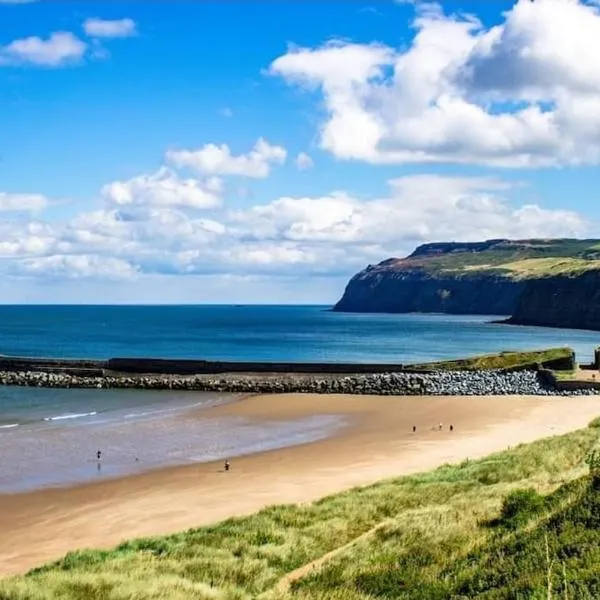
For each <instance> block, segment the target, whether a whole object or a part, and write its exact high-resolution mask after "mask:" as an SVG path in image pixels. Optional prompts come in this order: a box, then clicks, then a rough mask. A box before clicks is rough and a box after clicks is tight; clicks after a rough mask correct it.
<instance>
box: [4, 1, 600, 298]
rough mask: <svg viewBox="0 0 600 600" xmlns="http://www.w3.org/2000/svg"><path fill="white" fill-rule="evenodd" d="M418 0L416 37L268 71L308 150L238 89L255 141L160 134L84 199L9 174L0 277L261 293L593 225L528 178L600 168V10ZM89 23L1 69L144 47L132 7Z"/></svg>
mask: <svg viewBox="0 0 600 600" xmlns="http://www.w3.org/2000/svg"><path fill="white" fill-rule="evenodd" d="M4 3H6V4H8V3H7V2H6V0H5V2H4ZM10 4H17V3H16V2H15V0H12V2H10ZM19 4H25V3H24V2H22V1H21V2H19ZM39 4H41V3H33V2H32V3H27V7H25V6H22V7H21V10H24V9H25V8H27V10H30V11H32V12H33V11H35V10H37V9H38V5H39ZM16 8H17V7H16V6H6V7H1V8H0V11H5V10H6V11H8V10H15V9H16ZM412 10H414V13H413V17H412V23H411V27H412V34H411V35H412V37H411V38H410V39H404V40H402V41H401V43H399V44H398V46H396V47H394V46H392V45H390V44H386V43H382V42H380V41H372V42H366V43H359V42H353V41H347V40H341V39H336V40H328V41H323V43H320V44H317V45H315V46H312V47H310V46H290V47H289V48H288V49H287V51H285V52H284V48H285V41H282V42H281V44H280V47H281V48H282V54H281V55H280V56H278V57H277V56H275V57H273V59H272V60H271V62H270V64H269V63H265V64H263V65H262V66H261V68H263V75H262V77H263V78H264V79H266V80H269V81H273V80H276V82H277V84H278V85H279V89H281V90H282V94H281V99H279V100H278V102H279V103H280V104H281V105H283V104H285V102H286V94H292V95H293V99H294V102H300V101H302V102H306V105H305V107H304V108H303V109H302V111H301V112H300V113H299V114H300V116H298V114H296V115H295V116H294V119H290V121H289V123H290V127H291V128H293V127H298V128H300V127H302V128H304V129H308V128H309V127H310V128H311V129H310V136H312V138H313V143H312V145H311V143H310V142H304V143H302V144H299V143H294V142H293V141H290V140H289V139H283V136H282V135H281V134H280V135H267V133H265V132H264V131H261V130H260V129H261V123H260V122H256V123H247V122H243V119H244V117H243V114H244V113H243V110H241V109H239V108H238V107H236V108H235V110H232V109H229V108H228V109H227V111H228V112H227V114H226V115H225V114H223V109H222V106H224V105H229V104H230V102H229V100H228V99H227V98H224V99H223V100H222V101H220V106H221V108H220V109H219V111H215V113H214V115H215V116H214V118H215V119H217V118H218V117H219V116H221V117H226V119H227V121H236V122H237V123H239V124H240V125H239V127H244V128H247V129H248V130H252V131H253V132H254V136H253V139H254V141H253V142H251V143H248V142H246V143H245V145H242V144H241V143H240V142H239V141H235V140H234V141H230V140H229V139H227V138H226V137H223V138H220V139H215V137H213V138H212V139H207V138H206V136H204V135H203V133H202V131H200V130H199V131H195V129H194V127H193V125H192V124H190V126H189V128H188V129H190V130H191V133H190V134H188V135H186V136H185V138H186V139H188V140H192V139H195V140H196V143H190V144H189V145H185V144H182V143H177V144H174V143H171V142H170V141H169V139H165V140H164V142H163V145H162V148H161V150H160V151H161V152H162V155H161V156H159V157H157V159H158V161H157V164H148V167H147V169H145V170H144V169H143V168H142V169H139V168H134V167H128V166H123V167H121V168H120V171H119V172H120V173H127V175H126V176H122V177H121V176H120V177H119V178H115V179H112V180H111V179H109V178H107V179H106V180H105V181H104V183H103V184H102V185H100V186H99V187H98V189H97V190H96V192H95V193H94V195H93V197H92V198H87V199H86V200H85V201H79V200H78V199H77V198H64V197H52V194H48V193H46V192H45V191H44V186H43V185H41V184H40V183H39V182H38V183H37V185H36V186H35V188H34V189H29V188H30V185H29V184H28V183H27V182H26V181H24V182H23V185H22V188H21V189H18V190H16V191H15V190H12V191H9V190H8V189H6V190H3V189H2V184H1V181H0V272H2V273H3V274H4V276H5V277H6V278H10V279H11V280H13V281H15V282H19V283H20V284H22V285H23V286H25V287H24V288H23V289H27V290H34V289H38V290H42V291H40V292H39V293H40V294H41V293H43V289H50V288H53V286H56V285H57V282H58V283H60V282H63V283H64V285H65V286H66V288H65V289H76V286H77V285H80V284H81V283H85V285H92V282H96V283H98V282H100V287H101V288H102V289H104V290H106V289H107V288H106V287H103V286H106V285H110V286H122V289H123V290H125V289H128V290H132V289H133V288H132V287H131V286H132V285H133V284H136V285H139V286H140V288H139V289H144V290H145V291H144V293H145V294H148V293H149V292H148V285H149V284H148V282H152V285H160V283H158V282H160V281H161V280H164V281H169V282H173V281H174V280H175V279H177V280H178V281H184V280H185V279H186V278H187V279H188V281H189V280H191V279H193V280H194V281H197V280H202V281H204V282H206V285H211V286H215V289H217V290H220V292H219V293H221V292H222V291H223V290H222V286H225V288H223V289H227V290H228V291H227V292H223V293H222V295H221V296H219V297H223V298H232V299H233V298H235V297H237V296H236V294H240V293H243V291H242V292H241V291H240V290H243V289H244V286H245V285H246V284H248V285H249V286H250V287H252V290H253V291H252V294H256V290H255V289H254V287H253V286H258V287H260V285H264V286H266V288H268V285H269V282H271V283H272V284H273V285H275V286H277V285H280V284H281V285H291V284H290V280H294V284H293V285H291V289H299V288H300V287H301V286H302V285H303V282H308V281H310V280H311V278H319V279H320V280H328V281H330V282H335V285H336V286H338V287H339V282H341V281H343V280H344V279H345V278H347V277H348V276H349V275H351V274H353V273H354V272H355V271H356V270H358V269H361V268H363V267H365V266H366V265H367V264H369V263H377V262H380V261H382V260H384V259H386V258H388V257H390V256H401V255H405V254H407V253H409V252H410V251H412V249H413V248H414V247H415V246H416V245H418V244H421V243H425V242H430V241H458V240H460V241H476V240H482V239H489V238H504V237H506V238H516V239H519V238H528V237H538V238H540V237H582V236H592V235H594V233H596V234H597V231H598V230H597V228H596V226H595V221H594V219H593V218H590V216H589V215H587V214H586V213H585V211H584V210H581V208H580V207H578V206H574V205H573V204H572V203H571V202H569V199H568V198H565V200H564V203H563V204H562V205H557V204H556V203H553V204H551V205H548V204H546V203H545V202H544V201H543V199H542V198H540V195H539V193H538V192H537V190H536V189H535V187H532V185H531V184H530V183H528V182H525V181H524V180H523V177H525V174H526V173H527V172H529V171H532V172H538V171H545V170H556V169H559V168H569V169H576V168H585V167H586V166H597V165H598V164H600V66H599V63H598V61H595V60H592V57H594V56H596V55H598V53H600V9H599V8H598V6H596V5H595V4H594V3H591V2H583V1H581V0H580V1H577V0H536V1H535V2H532V1H531V0H519V1H518V2H516V3H515V4H514V5H513V6H512V7H511V8H510V9H509V10H508V11H506V12H505V13H504V14H502V15H499V21H498V22H497V23H496V24H493V25H485V24H484V23H483V21H482V20H480V19H479V18H478V17H477V16H476V15H469V14H467V15H465V14H461V13H459V12H447V11H446V10H445V9H444V8H443V7H442V6H441V5H439V4H436V3H433V2H415V3H414V6H413V9H412ZM373 18H376V17H375V16H373ZM78 23H79V25H78V26H79V28H80V29H79V31H75V30H73V31H68V30H67V29H68V28H65V30H62V31H58V30H57V31H54V32H51V33H49V34H47V35H45V36H44V35H38V33H35V34H33V35H31V36H23V37H17V38H15V39H12V40H10V41H8V42H5V43H4V42H3V43H0V71H1V70H2V68H5V69H7V70H10V71H11V73H14V72H19V71H22V72H24V73H27V75H26V76H27V77H28V78H31V77H34V76H35V74H34V71H35V70H36V69H40V68H42V69H44V70H46V71H49V70H57V71H61V72H63V71H64V70H65V69H64V68H65V67H71V66H75V65H77V66H79V67H81V69H80V71H81V72H82V71H85V70H86V69H88V68H91V67H90V65H88V64H86V63H87V62H89V60H90V59H91V58H93V57H94V56H100V57H101V58H102V59H103V61H109V62H117V63H118V61H119V53H120V52H122V51H124V47H125V46H118V47H115V50H114V55H112V54H111V55H110V56H109V55H108V53H104V52H101V51H100V50H103V47H101V46H99V44H100V42H101V41H102V42H108V41H111V43H112V41H116V43H118V44H125V45H127V44H129V45H134V46H135V44H137V43H141V42H140V41H139V38H142V37H143V36H144V35H145V32H144V28H143V27H142V26H141V25H140V24H139V23H138V20H137V19H133V18H130V17H129V16H122V17H119V18H106V19H105V18H102V17H99V16H93V17H89V18H87V19H83V20H79V22H78ZM154 27H160V24H155V25H154ZM125 38H129V39H125ZM119 40H121V41H119ZM585 56H588V57H590V60H582V57H585ZM107 68H109V66H107ZM67 70H69V69H67ZM55 74H56V75H58V74H57V73H52V74H48V75H47V76H48V77H50V76H53V75H55ZM255 75H256V76H257V77H260V73H256V74H255ZM128 93H131V92H130V91H128V89H125V88H124V89H123V94H128ZM116 98H117V99H118V96H116ZM150 100H151V98H149V100H148V102H150ZM143 110H145V109H144V107H143V106H142V107H141V108H140V111H143ZM217 112H218V113H220V114H219V115H218V114H217ZM302 119H304V120H302ZM265 129H266V127H265ZM283 130H284V128H282V129H281V131H283ZM82 135H83V133H82ZM180 138H182V136H180ZM86 160H87V159H86ZM89 160H92V158H90V159H89ZM132 162H135V161H133V159H132ZM331 165H333V166H331ZM353 165H357V166H358V167H359V168H360V169H363V171H361V173H362V172H366V171H365V170H367V169H368V172H369V177H370V178H371V179H370V181H372V186H371V188H372V191H371V192H368V193H365V192H364V191H363V190H361V191H357V187H359V186H358V185H357V183H356V180H353V183H352V184H347V177H346V176H344V174H343V173H344V172H342V171H339V170H338V169H341V168H344V167H346V168H348V169H350V171H348V173H350V174H352V169H353V168H354V167H353ZM328 169H329V170H330V171H331V173H334V174H335V173H338V176H336V177H334V176H333V175H331V176H327V171H328ZM340 173H342V174H341V175H340ZM352 175H353V174H352ZM307 178H309V180H310V183H311V185H310V191H311V193H306V188H308V187H309V186H308V185H307V184H306V183H304V182H305V181H306V179H307ZM13 187H14V186H13ZM299 190H300V191H299ZM65 205H66V206H67V209H65V208H60V207H64V206H65ZM57 207H59V208H60V210H58V209H57ZM76 282H80V283H79V284H77V283H76ZM102 282H104V283H102ZM136 282H137V283H136ZM144 282H146V283H144ZM34 284H35V285H34ZM169 285H171V284H169ZM188 285H189V284H188V283H182V286H184V287H186V286H188ZM332 285H333V283H332ZM35 286H41V287H38V288H35ZM44 286H47V287H46V288H44ZM69 286H70V287H69ZM294 286H296V287H294ZM317 287H318V286H317ZM321 287H322V289H324V290H326V293H327V294H331V293H332V292H331V289H333V288H332V287H327V286H321ZM53 289H54V288H53ZM90 289H92V288H90ZM182 289H183V288H182ZM186 289H187V288H186ZM248 289H250V288H248ZM314 289H316V288H314ZM336 289H338V288H336ZM341 291H342V290H341V289H339V293H341ZM29 293H30V292H28V294H29ZM31 293H33V294H35V292H31ZM182 294H183V292H182ZM315 294H316V295H315ZM188 295H189V294H188V292H187V291H186V292H185V294H184V296H185V298H187V297H188ZM313 295H314V298H315V299H316V300H319V299H320V297H318V292H316V291H315V292H313ZM167 296H168V294H167V295H166V296H164V297H165V298H166V297H167ZM267 296H268V292H267ZM52 297H54V296H52ZM82 297H83V296H82ZM111 297H112V296H111ZM156 297H158V296H156ZM182 297H183V296H182ZM208 297H210V298H212V297H213V296H211V295H210V294H209V295H208ZM10 298H12V296H10ZM153 298H154V296H153ZM160 298H163V296H160ZM168 298H171V297H170V296H168ZM327 298H329V296H327ZM265 299H267V298H266V297H265ZM303 299H304V300H305V299H306V298H304V297H303ZM2 300H3V298H2V297H0V301H2ZM30 300H31V297H30V296H28V297H27V298H24V301H30ZM34 300H35V298H34ZM169 301H170V300H169Z"/></svg>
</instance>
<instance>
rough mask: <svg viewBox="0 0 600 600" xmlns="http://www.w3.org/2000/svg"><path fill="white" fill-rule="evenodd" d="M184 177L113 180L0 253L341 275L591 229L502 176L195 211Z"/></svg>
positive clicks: (67, 269)
mask: <svg viewBox="0 0 600 600" xmlns="http://www.w3.org/2000/svg"><path fill="white" fill-rule="evenodd" d="M184 181H185V180H183V182H184ZM183 182H182V180H180V179H179V178H178V177H177V176H176V175H175V174H173V173H172V172H171V171H170V170H169V169H164V168H163V169H161V170H160V171H159V173H158V174H154V175H150V176H148V175H144V176H140V177H135V178H132V179H131V180H129V181H125V182H117V183H116V184H109V185H108V186H105V188H104V190H103V197H104V206H102V207H101V208H99V209H97V210H93V211H90V212H84V213H81V214H79V215H78V216H77V217H75V218H73V219H71V220H69V221H68V222H66V223H62V224H61V225H58V224H50V223H43V222H39V221H37V222H32V223H29V224H23V223H7V222H4V223H2V222H0V256H2V257H4V258H5V259H7V260H8V263H9V264H10V271H9V272H10V274H21V275H23V274H25V275H27V276H39V277H42V276H44V277H57V278H63V277H67V276H68V277H96V278H105V277H108V276H109V275H110V272H111V267H114V271H115V274H116V276H118V277H137V276H138V275H223V274H232V275H235V276H237V275H244V276H265V275H269V276H274V275H277V276H281V275H289V273H290V269H292V272H293V273H294V276H296V277H300V276H307V275H323V276H328V277H335V276H347V275H349V274H350V273H352V272H353V271H355V270H357V269H359V268H361V267H363V266H365V265H366V264H368V263H372V262H378V261H380V260H382V259H384V258H387V257H389V256H398V255H403V254H406V253H408V252H410V251H411V250H412V249H413V248H414V246H415V245H416V244H419V243H422V242H425V241H436V240H437V241H440V240H464V241H473V240H480V239H485V238H497V237H509V238H525V237H569V236H582V235H585V234H586V233H587V231H588V223H587V222H586V221H585V220H584V219H583V218H582V217H581V216H580V215H579V214H577V213H576V212H573V211H569V210H546V209H543V208H541V207H540V206H538V205H536V204H525V205H521V206H515V205H514V204H513V203H512V202H511V201H510V196H511V194H512V187H513V184H511V183H510V182H507V181H504V180H501V179H496V178H486V177H442V176H439V175H418V176H417V175H415V176H406V177H401V178H397V179H393V180H391V181H389V182H388V189H389V192H388V193H387V194H385V195H384V196H383V197H380V198H372V199H368V200H365V199H360V198H356V197H354V196H352V195H351V194H348V193H347V192H342V191H337V192H332V193H329V194H325V195H322V196H318V197H295V196H284V197H280V198H276V199H274V200H272V201H270V202H263V203H260V204H256V205H255V206H251V207H249V208H247V209H244V210H234V209H229V210H227V209H219V210H215V209H214V207H213V209H212V210H209V212H198V210H197V209H198V208H199V207H202V208H210V207H209V206H206V205H205V204H204V200H201V201H200V202H198V201H197V194H198V192H197V190H196V185H197V182H196V183H194V184H188V185H186V184H185V183H183ZM203 185H204V184H203ZM188 188H190V189H191V191H190V189H188ZM521 193H522V190H521ZM200 197H201V198H204V191H201V192H200ZM190 198H191V199H190ZM5 263H6V261H5Z"/></svg>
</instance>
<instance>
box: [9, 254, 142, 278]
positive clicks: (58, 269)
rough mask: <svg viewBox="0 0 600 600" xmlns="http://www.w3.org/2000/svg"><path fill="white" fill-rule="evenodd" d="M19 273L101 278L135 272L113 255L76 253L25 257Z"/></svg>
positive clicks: (126, 275)
mask: <svg viewBox="0 0 600 600" xmlns="http://www.w3.org/2000/svg"><path fill="white" fill-rule="evenodd" d="M19 266H20V274H21V275H30V276H36V277H42V278H44V277H48V276H52V277H62V278H65V279H79V278H81V277H100V278H103V279H129V278H131V277H132V276H134V275H135V274H136V271H135V269H134V268H133V267H132V266H131V265H130V264H129V263H128V262H126V261H124V260H121V259H119V258H114V257H106V256H87V255H85V254H77V255H72V254H70V255H60V254H57V255H53V256H43V257H40V258H29V259H25V260H23V261H22V262H21V263H20V265H19Z"/></svg>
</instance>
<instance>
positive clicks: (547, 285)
mask: <svg viewBox="0 0 600 600" xmlns="http://www.w3.org/2000/svg"><path fill="white" fill-rule="evenodd" d="M507 322H508V323H513V324H515V325H539V326H545V327H565V328H571V329H596V330H600V271H589V272H587V273H583V274H581V275H578V276H575V277H566V276H561V277H546V278H543V279H537V280H531V281H528V282H527V283H526V285H525V287H524V289H523V292H522V294H521V295H520V297H519V299H518V301H517V304H516V307H515V310H514V313H513V315H512V317H511V318H510V319H508V321H507Z"/></svg>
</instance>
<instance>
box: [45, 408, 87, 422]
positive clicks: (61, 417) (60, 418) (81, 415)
mask: <svg viewBox="0 0 600 600" xmlns="http://www.w3.org/2000/svg"><path fill="white" fill-rule="evenodd" d="M97 414H98V413H97V412H96V411H95V410H94V411H92V412H88V413H78V414H77V413H76V414H71V415H59V416H58V417H44V421H66V420H69V419H82V418H84V417H93V416H94V415H97Z"/></svg>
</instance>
